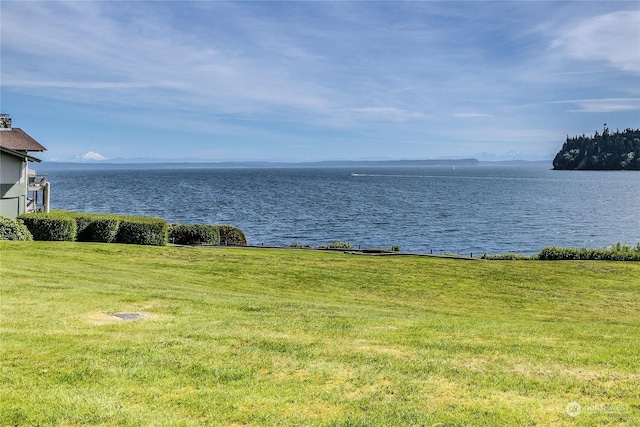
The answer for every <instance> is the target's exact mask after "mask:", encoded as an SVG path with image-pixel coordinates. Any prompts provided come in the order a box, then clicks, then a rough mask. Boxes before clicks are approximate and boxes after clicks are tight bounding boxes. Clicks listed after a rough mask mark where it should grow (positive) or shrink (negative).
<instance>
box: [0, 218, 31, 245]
mask: <svg viewBox="0 0 640 427" xmlns="http://www.w3.org/2000/svg"><path fill="white" fill-rule="evenodd" d="M0 240H23V241H29V240H33V236H32V235H31V232H29V229H28V228H27V227H26V226H25V225H24V223H23V222H22V220H15V221H14V220H12V219H11V218H7V217H5V216H0Z"/></svg>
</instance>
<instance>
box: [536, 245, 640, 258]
mask: <svg viewBox="0 0 640 427" xmlns="http://www.w3.org/2000/svg"><path fill="white" fill-rule="evenodd" d="M639 246H640V245H639ZM538 259H540V260H546V261H555V260H602V261H640V250H639V249H636V248H623V249H619V248H618V249H616V247H614V248H612V249H586V248H584V249H572V248H557V247H553V246H548V247H545V248H542V250H541V251H540V253H539V254H538Z"/></svg>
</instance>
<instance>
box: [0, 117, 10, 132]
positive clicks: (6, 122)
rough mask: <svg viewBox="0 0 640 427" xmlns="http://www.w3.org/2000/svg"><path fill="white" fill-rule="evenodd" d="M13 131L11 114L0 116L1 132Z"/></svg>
mask: <svg viewBox="0 0 640 427" xmlns="http://www.w3.org/2000/svg"><path fill="white" fill-rule="evenodd" d="M2 130H11V116H10V115H9V114H0V131H2Z"/></svg>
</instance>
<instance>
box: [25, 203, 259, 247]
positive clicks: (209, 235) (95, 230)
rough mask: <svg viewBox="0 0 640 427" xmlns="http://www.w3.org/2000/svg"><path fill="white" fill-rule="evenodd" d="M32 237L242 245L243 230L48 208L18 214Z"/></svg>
mask: <svg viewBox="0 0 640 427" xmlns="http://www.w3.org/2000/svg"><path fill="white" fill-rule="evenodd" d="M19 218H20V221H24V224H25V226H26V228H27V229H28V231H30V232H31V234H32V235H33V239H34V240H48V241H69V242H72V241H78V242H102V243H112V242H116V243H132V244H137V245H155V246H164V245H166V244H167V242H168V241H171V242H172V243H177V244H181V245H212V246H217V245H224V246H246V245H247V237H246V236H245V234H244V232H243V231H242V230H240V229H239V228H238V227H235V226H233V225H227V224H222V225H205V224H193V225H184V224H171V225H170V226H169V225H167V222H166V221H165V220H163V219H160V218H150V217H143V216H124V215H107V214H92V213H77V212H69V211H51V212H50V213H48V214H43V213H35V214H25V215H20V217H19Z"/></svg>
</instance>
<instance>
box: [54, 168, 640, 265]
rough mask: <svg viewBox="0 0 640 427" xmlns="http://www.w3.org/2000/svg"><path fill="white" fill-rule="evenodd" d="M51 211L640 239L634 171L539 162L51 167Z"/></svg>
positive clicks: (328, 237)
mask: <svg viewBox="0 0 640 427" xmlns="http://www.w3.org/2000/svg"><path fill="white" fill-rule="evenodd" d="M47 169H50V170H48V171H46V172H45V173H47V174H48V179H49V181H50V182H51V189H52V190H51V191H52V192H51V205H52V208H53V209H64V210H72V211H77V212H102V213H118V214H128V215H146V216H154V217H160V218H164V219H166V220H167V221H168V222H170V223H172V222H179V223H184V224H222V223H226V224H233V225H236V226H238V227H240V228H241V229H242V230H244V231H245V233H246V234H247V238H248V240H249V244H251V245H265V246H287V245H289V244H292V243H305V244H311V245H313V246H318V245H323V244H328V243H330V242H334V241H349V242H350V243H351V244H352V245H354V246H355V247H358V246H360V247H362V248H381V247H390V246H392V245H398V246H400V248H401V250H402V251H410V252H419V253H429V252H433V253H460V254H469V253H473V254H474V255H476V254H477V255H481V254H482V253H484V252H488V253H490V254H496V253H505V252H515V253H522V254H532V253H537V252H538V251H539V250H540V249H541V248H542V247H544V246H550V245H553V246H563V247H576V248H582V247H591V248H602V247H606V246H609V245H611V244H613V243H617V242H621V243H626V244H629V245H636V244H637V243H638V242H640V173H639V172H632V171H627V172H622V171H553V170H550V168H549V166H546V165H545V166H540V165H536V166H514V165H499V166H496V165H483V164H480V165H475V166H455V168H454V167H452V166H417V167H357V166H353V167H284V168H204V167H189V166H188V165H187V166H185V165H175V166H171V165H169V166H167V165H165V166H163V167H158V168H154V167H153V166H149V165H147V166H145V167H136V166H130V167H129V166H123V165H120V166H119V167H118V168H116V169H110V168H95V169H92V168H88V169H83V170H69V169H67V170H65V169H59V170H58V169H56V168H55V166H48V167H47Z"/></svg>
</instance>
